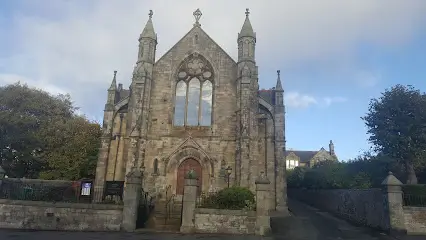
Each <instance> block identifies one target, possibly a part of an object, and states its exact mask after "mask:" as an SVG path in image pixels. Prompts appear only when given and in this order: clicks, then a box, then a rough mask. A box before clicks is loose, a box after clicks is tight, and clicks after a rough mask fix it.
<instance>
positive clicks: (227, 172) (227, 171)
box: [225, 166, 232, 188]
mask: <svg viewBox="0 0 426 240" xmlns="http://www.w3.org/2000/svg"><path fill="white" fill-rule="evenodd" d="M225 170H226V177H227V179H228V188H229V177H230V176H231V173H232V168H231V167H230V166H228V167H227V168H226V169H225Z"/></svg>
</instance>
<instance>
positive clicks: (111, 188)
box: [105, 181, 124, 199]
mask: <svg viewBox="0 0 426 240" xmlns="http://www.w3.org/2000/svg"><path fill="white" fill-rule="evenodd" d="M123 190H124V181H106V183H105V196H119V197H120V199H123Z"/></svg>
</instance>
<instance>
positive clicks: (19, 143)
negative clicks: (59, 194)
mask: <svg viewBox="0 0 426 240" xmlns="http://www.w3.org/2000/svg"><path fill="white" fill-rule="evenodd" d="M76 110H77V108H75V107H74V106H73V103H72V101H71V98H70V96H69V95H58V96H53V95H51V94H49V93H47V92H45V91H42V90H39V89H35V88H29V87H28V86H26V85H22V84H20V83H17V84H12V85H8V86H4V87H0V160H1V164H2V166H3V168H4V169H5V170H6V173H7V174H8V175H9V176H10V177H27V178H37V177H40V178H44V179H64V180H76V179H80V178H83V177H89V178H93V177H94V173H95V168H96V161H97V155H98V148H99V137H100V134H101V128H100V125H99V124H98V123H96V122H92V121H89V120H87V119H86V118H85V117H84V116H79V115H77V114H76V113H75V111H76Z"/></svg>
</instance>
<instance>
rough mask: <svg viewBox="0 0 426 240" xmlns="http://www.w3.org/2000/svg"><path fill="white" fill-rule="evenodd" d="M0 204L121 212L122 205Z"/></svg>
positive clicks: (36, 202)
mask: <svg viewBox="0 0 426 240" xmlns="http://www.w3.org/2000/svg"><path fill="white" fill-rule="evenodd" d="M0 204H10V205H22V206H35V207H53V208H80V209H98V210H123V206H122V205H114V204H96V203H67V202H43V201H25V200H10V199H0Z"/></svg>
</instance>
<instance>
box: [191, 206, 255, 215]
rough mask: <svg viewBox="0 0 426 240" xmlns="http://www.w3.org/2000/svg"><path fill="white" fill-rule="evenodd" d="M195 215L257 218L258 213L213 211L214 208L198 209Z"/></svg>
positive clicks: (227, 210) (225, 210)
mask: <svg viewBox="0 0 426 240" xmlns="http://www.w3.org/2000/svg"><path fill="white" fill-rule="evenodd" d="M195 213H196V214H212V215H232V216H247V217H255V216H256V211H247V210H230V209H213V208H196V209H195Z"/></svg>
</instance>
